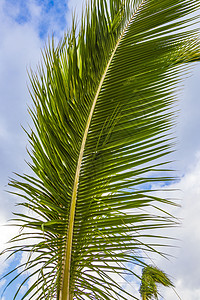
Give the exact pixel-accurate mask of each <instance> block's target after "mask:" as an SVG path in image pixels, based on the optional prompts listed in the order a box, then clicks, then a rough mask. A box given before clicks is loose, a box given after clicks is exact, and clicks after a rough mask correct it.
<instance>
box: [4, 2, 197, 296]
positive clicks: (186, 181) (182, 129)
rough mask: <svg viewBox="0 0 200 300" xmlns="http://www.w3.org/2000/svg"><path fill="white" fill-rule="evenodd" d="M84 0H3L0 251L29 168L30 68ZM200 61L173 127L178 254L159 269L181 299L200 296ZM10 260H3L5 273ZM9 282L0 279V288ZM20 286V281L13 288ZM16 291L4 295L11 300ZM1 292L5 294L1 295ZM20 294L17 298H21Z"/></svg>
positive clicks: (12, 231)
mask: <svg viewBox="0 0 200 300" xmlns="http://www.w3.org/2000/svg"><path fill="white" fill-rule="evenodd" d="M81 6H82V1H81V0H74V1H73V0H70V1H67V0H65V1H64V0H56V1H53V0H52V1H51V0H43V1H42V0H26V1H25V0H0V37H1V38H0V225H2V226H1V227H0V251H1V250H3V249H4V247H5V244H4V243H5V242H6V241H7V240H8V239H9V238H11V237H12V236H13V234H15V233H16V232H17V231H16V228H10V227H5V226H3V224H6V222H7V220H8V219H9V218H10V217H11V216H12V215H11V214H12V211H13V210H14V209H15V207H14V204H15V202H16V198H15V197H13V196H11V195H9V194H8V193H7V192H6V190H7V183H8V178H9V177H12V176H13V175H12V172H18V173H23V172H25V171H26V170H27V166H26V164H25V161H24V160H25V159H27V154H26V146H27V138H26V135H25V133H24V132H23V130H22V128H21V125H22V126H24V127H25V128H27V124H28V122H29V123H30V118H29V115H28V113H27V106H28V105H31V101H30V97H29V94H28V89H27V84H28V76H27V69H30V67H32V68H33V69H36V65H37V63H38V62H39V61H40V58H41V49H42V48H43V46H44V43H45V41H47V38H48V35H52V33H54V35H55V36H56V38H57V39H59V38H60V37H62V34H63V32H64V30H66V29H67V27H68V26H70V22H71V11H72V9H74V8H76V11H77V12H78V13H80V11H81ZM199 95H200V65H198V64H197V65H195V66H194V68H193V72H192V75H191V76H190V77H188V78H187V79H186V80H185V83H184V87H183V89H182V91H181V93H180V102H179V106H180V109H181V113H180V116H179V119H178V125H177V127H176V128H175V130H176V134H177V136H178V141H179V143H178V145H177V153H176V159H177V162H176V163H175V165H176V167H177V169H179V171H178V172H179V175H180V178H181V179H180V182H179V183H177V184H176V185H174V186H173V187H175V188H179V189H180V190H181V192H180V197H181V198H182V209H180V210H179V211H177V215H178V216H179V217H181V218H182V220H183V221H182V226H181V228H180V229H177V230H176V231H175V232H174V235H175V236H177V237H178V238H180V242H179V248H177V249H175V250H171V253H172V254H173V255H174V256H175V257H174V258H172V259H171V260H170V261H166V260H163V259H162V260H161V259H159V260H157V264H158V266H159V267H160V268H162V269H164V270H165V271H166V272H167V273H168V274H170V275H172V276H173V278H174V282H175V284H176V291H177V293H178V295H179V297H180V298H181V299H182V300H190V299H193V300H199V299H200V285H199V278H200V259H199V253H200V230H199V228H200V218H199V215H200V184H199V182H200V133H199V131H200V96H199ZM17 259H19V258H15V259H14V260H12V261H11V262H9V263H4V262H3V261H2V259H1V260H0V263H1V270H0V273H2V272H3V271H4V270H5V269H6V268H7V270H8V269H9V267H10V265H11V266H13V265H15V264H16V263H17ZM5 284H6V282H5V281H2V282H1V283H0V291H1V290H2V288H3V287H4V286H5ZM13 289H16V286H14V287H13ZM11 294H12V291H8V292H6V293H5V295H4V298H2V300H10V299H11ZM163 296H164V299H168V300H169V299H170V300H176V299H180V298H179V297H178V296H177V294H176V293H175V292H174V291H173V290H163ZM0 297H1V296H0ZM20 299H21V298H20V295H19V298H18V300H20Z"/></svg>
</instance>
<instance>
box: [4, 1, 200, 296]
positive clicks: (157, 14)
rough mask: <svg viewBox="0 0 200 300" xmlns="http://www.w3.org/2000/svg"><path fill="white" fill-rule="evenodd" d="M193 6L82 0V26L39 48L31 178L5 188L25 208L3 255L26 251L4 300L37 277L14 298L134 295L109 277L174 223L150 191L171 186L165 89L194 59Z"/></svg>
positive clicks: (171, 94)
mask: <svg viewBox="0 0 200 300" xmlns="http://www.w3.org/2000/svg"><path fill="white" fill-rule="evenodd" d="M199 4H200V1H198V0H192V1H188V0H173V1H172V0H162V1H158V0H143V1H142V0H108V1H106V0H91V2H90V4H89V5H88V6H87V7H86V11H85V13H84V14H83V16H82V19H81V23H80V24H79V25H76V22H75V21H74V22H73V25H72V30H71V31H70V32H69V33H68V34H67V35H66V36H65V37H64V39H63V40H62V41H61V42H60V43H59V45H58V46H55V45H54V41H53V40H52V42H51V41H50V42H49V45H48V46H47V47H46V48H45V49H44V51H43V62H42V64H41V65H40V66H39V68H38V71H37V72H36V73H34V72H31V74H30V82H31V96H32V100H33V107H32V108H31V109H30V114H31V117H32V119H33V121H34V128H32V129H30V131H29V132H28V133H27V134H28V138H29V143H30V145H31V149H30V150H29V154H30V158H31V162H30V163H29V166H30V168H31V169H32V171H33V172H34V175H32V176H30V175H27V174H23V175H18V177H17V179H13V180H12V181H11V183H10V185H11V186H12V187H14V188H15V192H14V193H16V194H18V195H19V196H20V197H21V198H23V202H22V203H20V204H19V205H20V206H22V207H23V208H24V209H28V210H29V213H27V212H25V213H16V214H15V215H16V216H17V222H18V223H19V222H20V224H21V226H22V228H23V229H24V230H23V231H22V232H21V233H20V234H19V236H17V237H15V238H14V239H13V240H12V243H14V244H13V247H12V245H11V246H10V248H8V249H7V250H6V251H5V252H6V253H10V252H11V255H13V254H14V253H17V252H18V251H19V252H21V251H24V252H27V253H29V254H30V257H29V259H28V262H27V264H25V265H22V266H21V268H20V266H19V267H18V270H19V274H18V275H17V277H18V276H20V275H22V274H23V273H24V272H26V271H28V272H29V273H28V274H29V275H28V276H27V277H26V279H25V280H24V282H23V283H22V285H21V286H20V287H19V289H18V290H17V292H16V295H15V296H17V294H18V293H19V290H20V289H21V287H22V286H23V284H25V283H26V282H27V280H28V279H30V278H32V277H33V276H36V277H34V278H35V279H34V280H33V281H32V282H33V283H32V285H31V287H30V288H29V289H28V291H27V292H25V294H24V296H23V297H22V300H23V299H25V297H26V299H39V300H42V299H45V300H46V299H57V300H71V299H98V300H100V299H102V300H105V299H119V298H120V299H125V300H127V298H128V297H132V298H133V299H134V298H135V297H134V296H132V295H130V294H129V293H128V291H126V290H124V289H123V287H122V286H120V285H119V284H118V283H117V282H116V281H115V280H114V277H113V275H112V274H113V273H114V274H118V275H120V276H122V277H125V278H126V276H127V273H128V274H129V275H132V276H137V274H135V273H134V272H133V266H134V265H135V264H140V265H143V259H142V257H143V256H144V251H148V252H152V251H153V252H155V251H156V252H158V248H156V245H153V244H151V242H150V241H149V239H150V238H151V237H153V236H155V238H157V240H158V241H157V244H158V245H162V244H163V242H162V240H163V236H159V234H158V232H157V231H155V234H154V233H152V232H153V230H154V229H155V230H157V229H160V228H168V227H171V226H174V225H175V224H176V219H174V218H173V217H172V216H170V215H169V214H168V213H167V208H166V207H168V205H175V202H173V201H169V200H167V199H162V198H161V197H156V196H155V195H152V193H151V190H150V186H151V184H153V183H164V182H166V181H168V182H170V181H171V180H174V178H173V177H172V176H171V175H169V170H168V168H167V166H166V164H167V162H168V159H167V158H165V156H166V155H167V154H169V153H171V151H173V138H172V135H171V128H172V127H173V125H174V122H175V116H176V112H175V110H176V109H175V105H176V97H175V91H176V88H177V87H178V85H179V83H180V81H181V78H182V75H183V74H184V72H186V71H187V70H188V66H189V65H190V64H189V62H192V61H197V60H199V41H198V35H197V31H196V30H195V29H192V28H190V27H188V26H189V25H191V24H192V23H195V22H197V16H196V15H195V13H194V12H195V11H197V10H198V9H199ZM189 13H193V14H191V15H190V14H189ZM78 26H79V27H80V29H79V27H78ZM77 28H78V29H77ZM161 206H162V209H160V207H161ZM163 207H164V208H163ZM30 212H32V213H31V214H30ZM149 230H151V231H149ZM145 238H147V242H145ZM159 238H160V239H159ZM33 239H35V240H34V241H33ZM24 267H25V268H24Z"/></svg>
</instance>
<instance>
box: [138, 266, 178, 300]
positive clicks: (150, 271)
mask: <svg viewBox="0 0 200 300" xmlns="http://www.w3.org/2000/svg"><path fill="white" fill-rule="evenodd" d="M157 284H161V285H163V286H166V287H170V286H172V287H173V286H174V285H173V283H172V282H171V280H170V279H169V278H168V276H167V275H166V274H165V273H164V272H163V271H161V270H160V269H158V268H156V267H153V266H146V267H144V268H143V270H142V278H141V285H140V295H141V297H142V300H151V299H158V289H157Z"/></svg>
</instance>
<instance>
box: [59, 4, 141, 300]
mask: <svg viewBox="0 0 200 300" xmlns="http://www.w3.org/2000/svg"><path fill="white" fill-rule="evenodd" d="M145 1H146V0H142V2H141V3H140V5H139V6H138V8H137V9H136V10H135V12H134V13H133V15H132V16H131V18H130V20H129V22H128V23H127V24H126V26H125V28H124V30H123V32H122V34H121V35H120V37H119V38H118V41H117V43H116V46H115V48H114V49H113V51H112V54H111V57H110V59H109V61H108V63H107V66H106V68H105V71H104V73H103V75H102V77H101V80H100V83H99V86H98V89H97V92H96V94H95V97H94V101H93V104H92V107H91V110H90V114H89V117H88V120H87V123H86V126H85V131H84V135H83V140H82V144H81V148H80V153H79V158H78V162H77V168H76V173H75V180H74V186H73V192H72V200H71V207H70V213H69V227H68V231H67V239H66V247H65V258H64V264H63V265H64V268H63V269H64V272H63V278H62V289H61V292H60V293H61V294H60V300H70V264H71V252H72V240H73V228H74V217H75V211H76V200H77V191H78V184H79V177H80V171H81V164H82V159H83V154H84V150H85V145H86V141H87V136H88V132H89V128H90V124H91V120H92V116H93V113H94V109H95V106H96V103H97V99H98V97H99V94H100V91H101V88H102V85H103V83H104V80H105V77H106V74H107V72H108V69H109V67H110V65H111V63H112V60H113V58H114V55H115V53H116V51H117V49H118V46H119V44H120V42H121V40H122V38H123V37H124V35H125V33H126V30H127V29H128V27H129V25H130V23H131V21H132V20H133V18H134V16H135V15H136V14H137V12H138V11H139V9H140V8H141V6H142V5H143V4H144V2H145Z"/></svg>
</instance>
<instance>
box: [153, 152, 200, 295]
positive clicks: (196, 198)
mask: <svg viewBox="0 0 200 300" xmlns="http://www.w3.org/2000/svg"><path fill="white" fill-rule="evenodd" d="M199 182H200V153H197V155H196V161H195V164H194V165H193V167H191V168H190V170H189V171H188V172H187V173H186V174H185V175H184V176H183V177H182V179H181V180H180V182H179V183H177V184H173V185H172V186H170V188H174V189H180V191H181V195H182V198H183V200H182V208H180V209H178V210H176V215H177V216H178V217H179V218H181V219H182V226H181V228H176V229H173V235H174V237H176V238H178V239H179V242H177V243H176V245H178V246H179V248H177V249H174V248H172V249H171V250H170V251H168V253H169V254H171V255H172V256H175V257H174V258H171V259H170V260H169V261H167V260H164V259H157V261H156V263H157V265H158V267H160V268H161V269H162V270H164V271H165V272H166V273H167V274H169V275H170V276H172V279H173V282H174V283H175V285H176V291H177V293H178V295H179V296H180V298H181V299H182V300H190V299H194V300H198V299H200V288H199V278H200V260H199V253H200V229H199V228H200V218H199V215H200V185H199ZM177 194H178V197H179V198H180V192H178V191H177ZM177 213H178V214H177ZM171 235H172V232H170V236H171ZM163 296H164V299H170V300H177V299H178V298H177V295H176V293H175V292H174V291H173V290H172V289H164V290H163Z"/></svg>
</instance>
